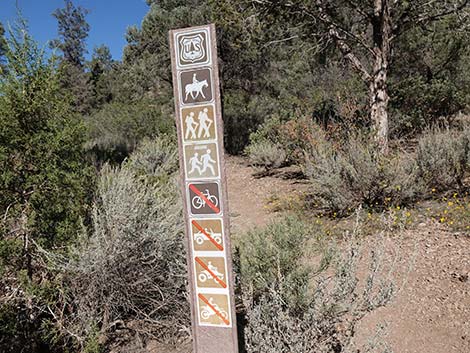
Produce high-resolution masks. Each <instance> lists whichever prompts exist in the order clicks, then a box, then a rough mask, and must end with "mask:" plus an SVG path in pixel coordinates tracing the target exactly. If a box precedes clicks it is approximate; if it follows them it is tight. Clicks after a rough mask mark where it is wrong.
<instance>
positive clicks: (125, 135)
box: [86, 101, 175, 162]
mask: <svg viewBox="0 0 470 353" xmlns="http://www.w3.org/2000/svg"><path fill="white" fill-rule="evenodd" d="M171 116H172V115H171V112H168V111H166V108H165V106H164V105H162V106H161V107H156V106H155V105H154V104H151V103H149V102H145V101H142V102H138V103H128V104H124V103H119V102H114V103H109V104H106V105H104V106H103V108H102V109H101V110H99V111H97V112H96V113H94V114H93V115H91V116H90V117H87V118H86V125H87V127H88V134H89V139H88V141H87V143H86V148H87V149H88V150H91V151H92V152H93V153H94V155H95V157H96V158H97V159H98V161H107V160H109V161H111V162H121V161H122V160H124V159H125V158H126V157H127V156H128V155H129V154H130V153H131V152H132V151H134V149H135V148H136V147H137V145H138V144H139V143H140V141H141V140H143V139H144V138H145V137H148V138H154V137H155V136H157V135H159V134H162V133H163V134H174V133H175V129H174V121H173V119H172V118H171Z"/></svg>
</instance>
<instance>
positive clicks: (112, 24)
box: [0, 0, 148, 59]
mask: <svg viewBox="0 0 470 353" xmlns="http://www.w3.org/2000/svg"><path fill="white" fill-rule="evenodd" d="M17 2H18V4H19V7H20V9H21V12H22V14H23V17H24V18H26V19H27V20H28V24H29V30H30V32H31V34H32V35H33V37H34V38H35V39H36V40H37V41H38V42H39V43H40V44H41V45H46V44H47V41H48V40H51V39H54V38H57V21H56V19H55V18H54V17H52V15H51V14H52V12H54V10H55V9H57V8H59V7H63V5H64V1H63V0H0V22H2V23H3V24H4V26H5V27H6V28H7V26H8V23H13V22H14V21H15V18H16V3H17ZM73 2H74V4H75V5H80V6H82V7H84V8H86V9H88V10H90V13H89V14H88V16H87V21H88V23H89V24H90V27H91V28H90V32H89V36H88V39H87V46H88V51H89V53H88V54H87V56H86V57H87V58H89V57H90V55H91V53H92V50H93V48H94V47H95V46H99V45H101V44H106V45H107V46H108V47H109V48H110V49H111V53H112V55H113V58H114V59H121V56H122V49H123V47H124V46H125V45H126V39H125V34H126V28H127V27H128V26H131V25H138V26H140V24H141V22H142V19H143V18H144V15H145V14H146V13H147V11H148V6H147V4H146V3H145V0H73Z"/></svg>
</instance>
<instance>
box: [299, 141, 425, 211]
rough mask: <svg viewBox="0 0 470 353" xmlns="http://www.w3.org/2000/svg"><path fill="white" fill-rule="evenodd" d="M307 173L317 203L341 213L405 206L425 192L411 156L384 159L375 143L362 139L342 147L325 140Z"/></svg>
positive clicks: (309, 160) (315, 148)
mask: <svg viewBox="0 0 470 353" xmlns="http://www.w3.org/2000/svg"><path fill="white" fill-rule="evenodd" d="M305 173H306V174H307V176H308V177H309V179H310V181H311V186H312V193H313V196H314V198H315V201H317V202H320V204H321V205H322V207H324V208H325V209H327V210H329V211H332V212H338V213H340V214H347V213H348V211H350V210H352V209H356V208H357V207H359V206H366V207H374V208H383V207H386V206H387V205H391V204H398V205H399V204H406V203H409V202H411V201H412V200H414V199H415V198H416V197H418V196H419V195H420V194H421V193H422V192H423V185H422V183H421V182H419V181H417V179H416V173H417V166H416V163H415V160H414V158H413V157H412V156H411V155H409V154H406V153H402V154H397V155H391V156H383V155H382V154H381V153H380V152H379V150H378V148H377V147H376V146H375V145H374V144H373V143H370V142H367V140H366V139H364V138H360V137H351V138H349V139H348V140H347V141H345V143H344V144H343V145H342V146H341V147H340V148H338V147H335V146H334V145H333V144H332V143H331V142H329V141H326V140H324V141H322V142H320V143H318V144H317V145H316V146H313V147H312V148H311V149H310V151H309V152H308V156H307V164H306V171H305Z"/></svg>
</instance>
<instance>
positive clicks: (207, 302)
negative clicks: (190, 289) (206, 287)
mask: <svg viewBox="0 0 470 353" xmlns="http://www.w3.org/2000/svg"><path fill="white" fill-rule="evenodd" d="M198 297H199V299H201V300H202V301H203V302H204V303H206V305H207V306H209V308H211V309H212V310H213V311H214V313H215V314H216V315H217V316H218V317H220V318H221V319H222V321H223V322H224V323H225V325H230V322H229V321H228V320H227V319H226V318H225V316H224V315H222V313H221V312H220V311H219V310H217V308H216V307H215V306H214V305H212V304H211V303H210V302H209V300H207V298H206V297H205V296H203V295H202V294H200V293H199V294H198Z"/></svg>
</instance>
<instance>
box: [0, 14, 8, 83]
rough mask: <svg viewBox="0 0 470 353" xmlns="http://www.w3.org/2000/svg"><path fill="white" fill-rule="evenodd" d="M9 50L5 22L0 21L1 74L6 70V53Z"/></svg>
mask: <svg viewBox="0 0 470 353" xmlns="http://www.w3.org/2000/svg"><path fill="white" fill-rule="evenodd" d="M6 51H7V42H6V39H5V29H4V28H3V24H2V23H1V22H0V75H1V74H2V73H3V72H4V70H5V60H6V58H5V53H6Z"/></svg>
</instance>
